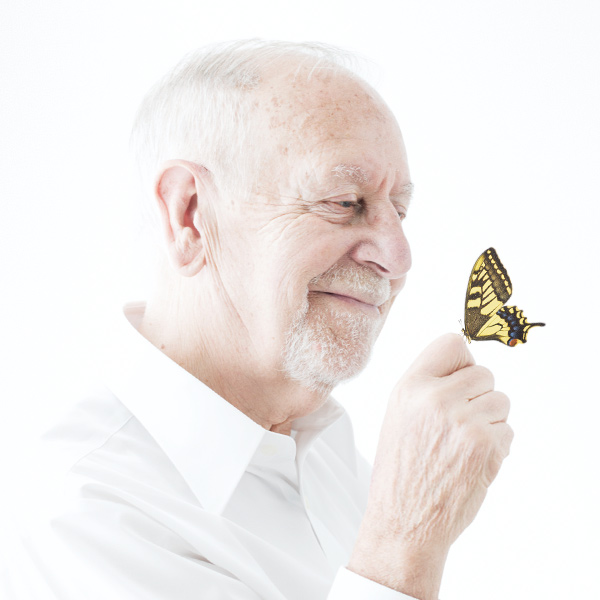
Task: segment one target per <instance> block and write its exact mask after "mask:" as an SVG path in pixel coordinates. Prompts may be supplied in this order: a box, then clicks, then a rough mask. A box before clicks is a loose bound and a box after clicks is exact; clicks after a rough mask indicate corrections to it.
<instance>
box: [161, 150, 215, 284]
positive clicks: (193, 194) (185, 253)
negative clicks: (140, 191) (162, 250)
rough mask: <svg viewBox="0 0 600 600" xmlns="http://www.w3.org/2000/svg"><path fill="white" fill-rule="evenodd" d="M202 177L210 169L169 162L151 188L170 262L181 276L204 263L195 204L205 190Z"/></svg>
mask: <svg viewBox="0 0 600 600" xmlns="http://www.w3.org/2000/svg"><path fill="white" fill-rule="evenodd" d="M202 177H210V172H209V171H207V170H206V169H202V168H201V167H200V168H199V167H198V166H197V165H194V164H193V163H189V162H187V161H183V160H177V161H169V162H167V163H165V164H164V165H163V167H162V169H161V171H160V173H159V175H158V177H157V179H156V184H155V188H154V189H155V197H156V200H157V203H158V209H159V213H160V220H161V223H162V229H163V237H164V240H165V242H166V245H167V251H168V254H169V260H170V263H171V265H172V266H173V267H174V268H175V269H176V270H177V271H178V272H179V273H180V274H181V275H183V276H185V277H193V276H194V275H196V274H197V273H199V272H200V270H201V269H202V267H203V266H204V264H205V263H206V257H205V247H204V239H203V235H202V227H201V225H202V216H201V215H200V213H199V207H198V204H199V203H198V195H199V193H204V192H205V191H206V189H205V185H204V183H205V182H204V183H203V182H201V181H200V180H199V178H202Z"/></svg>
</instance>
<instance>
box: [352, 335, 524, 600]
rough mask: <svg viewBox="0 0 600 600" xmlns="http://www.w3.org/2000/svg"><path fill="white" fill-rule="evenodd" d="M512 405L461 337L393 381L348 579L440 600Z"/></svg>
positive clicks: (433, 348) (433, 349)
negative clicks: (448, 565)
mask: <svg viewBox="0 0 600 600" xmlns="http://www.w3.org/2000/svg"><path fill="white" fill-rule="evenodd" d="M508 411H509V401H508V398H507V397H506V396H505V395H504V394H503V393H501V392H496V391H494V378H493V376H492V373H491V372H490V371H489V370H488V369H486V368H485V367H481V366H477V365H475V361H474V360H473V356H472V355H471V353H470V352H469V350H468V349H467V346H466V345H465V343H464V341H463V340H462V338H461V337H460V336H459V335H456V334H447V335H444V336H442V337H440V338H438V339H437V340H436V341H434V342H433V343H432V344H430V345H429V346H428V347H427V348H426V349H425V350H424V351H423V352H422V353H421V355H420V356H419V357H418V358H417V360H416V361H415V362H414V363H413V365H412V366H411V367H410V369H409V370H408V371H407V372H406V374H405V375H404V376H403V377H402V379H401V380H400V381H399V382H398V384H397V385H396V387H395V388H394V391H393V392H392V395H391V397H390V401H389V405H388V409H387V412H386V416H385V419H384V422H383V426H382V430H381V434H380V438H379V445H378V448H377V454H376V457H375V464H374V466H373V476H372V479H371V487H370V491H369V501H368V505H367V510H366V513H365V516H364V518H363V522H362V525H361V529H360V531H359V535H358V539H357V542H356V545H355V548H354V552H353V554H352V557H351V559H350V563H349V564H348V568H349V569H350V570H351V571H354V572H356V573H358V574H359V575H362V576H364V577H367V578H369V579H372V580H374V581H377V582H379V583H381V584H383V585H386V586H388V587H391V588H393V589H395V590H398V591H401V592H404V593H405V594H408V595H410V596H413V597H415V598H419V599H422V600H429V599H434V598H437V594H438V592H439V586H440V582H441V577H442V571H443V568H444V563H445V560H446V556H447V553H448V550H449V549H450V546H451V544H452V543H453V542H454V541H455V540H456V538H457V537H458V536H459V535H460V534H461V533H462V531H463V530H464V529H465V527H467V525H469V523H471V521H472V520H473V519H474V518H475V515H476V514H477V511H478V510H479V507H480V506H481V503H482V502H483V499H484V497H485V494H486V491H487V488H488V486H489V485H490V484H491V482H492V481H493V480H494V478H495V477H496V475H497V473H498V471H499V469H500V466H501V464H502V461H503V459H504V458H505V457H506V456H507V455H508V451H509V448H510V444H511V441H512V437H513V432H512V429H511V428H510V427H509V426H508V425H507V424H506V418H507V416H508Z"/></svg>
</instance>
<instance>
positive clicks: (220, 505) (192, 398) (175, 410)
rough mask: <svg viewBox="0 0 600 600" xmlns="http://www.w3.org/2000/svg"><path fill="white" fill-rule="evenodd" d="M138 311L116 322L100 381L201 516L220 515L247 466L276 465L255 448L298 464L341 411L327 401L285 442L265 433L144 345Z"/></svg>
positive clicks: (133, 307)
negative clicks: (173, 471) (183, 485)
mask: <svg viewBox="0 0 600 600" xmlns="http://www.w3.org/2000/svg"><path fill="white" fill-rule="evenodd" d="M144 310H145V304H144V303H141V302H138V303H130V304H127V305H125V307H124V313H125V316H126V317H127V318H124V316H123V314H121V315H120V318H119V319H117V322H116V323H115V330H114V332H112V334H111V339H112V343H111V344H110V350H109V355H108V357H107V359H106V360H105V361H104V364H105V372H104V381H105V382H106V385H107V387H108V388H109V389H110V390H111V391H112V392H113V393H114V394H115V396H116V397H117V398H118V399H119V400H120V401H121V402H122V403H123V404H124V405H125V406H126V407H127V408H128V409H129V410H130V411H131V412H132V414H133V415H135V417H136V418H137V419H138V420H139V421H140V423H141V424H142V425H143V426H144V428H145V429H146V430H147V431H148V432H149V433H150V435H152V437H153V438H154V439H155V441H156V442H157V443H158V444H159V445H160V446H161V448H162V450H163V451H164V452H165V453H166V455H167V456H168V457H169V459H170V460H171V462H172V463H173V464H174V465H175V467H176V468H177V469H178V471H179V472H180V473H181V475H182V476H183V478H184V479H185V480H186V482H187V483H188V485H189V486H190V488H191V490H192V491H193V493H194V494H195V495H196V497H197V498H198V500H199V501H200V502H201V504H202V506H203V507H204V508H206V509H207V510H209V511H211V512H215V513H220V512H222V511H223V509H224V508H225V506H226V504H227V502H228V501H229V499H230V497H231V495H232V494H233V492H234V490H235V488H236V486H237V485H238V483H239V481H240V479H241V478H242V475H243V474H244V472H245V471H246V469H247V467H248V465H249V464H250V462H252V461H260V460H263V461H265V460H275V458H274V457H272V458H269V457H270V456H271V455H273V454H275V453H273V452H270V451H269V450H267V451H266V452H257V450H259V448H263V449H264V448H277V449H278V450H279V451H278V452H276V454H277V455H278V457H279V460H281V457H284V458H285V457H287V459H294V458H296V459H301V460H303V459H304V456H305V455H306V453H307V452H308V450H309V448H310V446H311V445H312V442H313V441H314V440H315V439H316V438H317V437H318V436H319V435H320V434H321V433H322V432H323V431H324V430H325V429H326V428H327V427H329V425H331V424H332V423H334V422H335V421H336V420H338V419H339V418H340V417H341V416H342V415H343V414H344V413H345V411H344V409H343V408H342V407H341V406H340V405H339V404H338V403H337V402H336V401H335V400H333V398H329V399H328V400H327V401H326V402H325V403H324V404H323V406H321V407H320V408H319V409H318V410H316V411H315V412H314V413H312V414H310V415H307V416H305V417H302V418H300V419H297V420H296V421H294V422H293V423H292V434H293V435H292V436H286V435H282V434H278V433H275V432H272V431H268V430H266V429H264V428H263V427H261V426H260V425H259V424H258V423H256V422H254V421H253V420H252V419H250V417H248V416H247V415H245V414H244V413H243V412H241V411H240V410H238V409H237V408H235V407H234V406H233V405H232V404H230V403H229V402H227V401H226V400H225V399H224V398H222V397H221V396H219V395H218V394H217V393H216V392H214V391H213V390H212V389H210V388H209V387H208V386H206V385H205V384H204V383H202V382H201V381H200V380H198V379H196V378H195V377H194V376H193V375H191V374H190V373H189V372H187V371H186V370H185V369H183V368H182V367H180V366H179V365H178V364H177V363H175V362H174V361H172V360H171V359H170V358H169V357H167V356H166V355H165V354H163V353H162V352H161V351H160V350H159V349H158V348H156V347H155V346H154V345H152V344H151V343H150V342H149V341H148V340H146V339H145V338H144V337H143V336H142V335H141V334H140V333H139V332H138V331H137V328H138V327H139V324H140V322H141V319H142V317H143V314H144ZM294 438H296V439H294ZM300 442H301V445H300ZM296 444H299V446H298V448H299V452H298V456H297V455H296Z"/></svg>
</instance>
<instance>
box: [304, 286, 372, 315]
mask: <svg viewBox="0 0 600 600" xmlns="http://www.w3.org/2000/svg"><path fill="white" fill-rule="evenodd" d="M311 293H313V294H322V295H323V296H329V297H330V298H333V299H335V300H338V301H340V302H343V303H344V304H346V305H347V306H351V307H354V308H358V309H360V310H362V311H363V312H365V313H366V314H369V315H373V316H377V317H378V316H380V314H381V313H380V310H379V307H378V306H377V305H376V304H371V303H370V302H365V301H363V300H359V299H358V298H355V297H353V296H346V295H344V294H336V293H334V292H323V291H312V292H311Z"/></svg>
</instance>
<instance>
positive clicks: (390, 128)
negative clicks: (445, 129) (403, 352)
mask: <svg viewBox="0 0 600 600" xmlns="http://www.w3.org/2000/svg"><path fill="white" fill-rule="evenodd" d="M299 81H300V79H299ZM303 81H304V80H302V82H301V83H298V84H296V83H295V82H294V81H293V80H292V78H291V77H287V76H278V77H274V78H272V79H271V80H269V81H268V82H266V83H265V84H263V86H262V88H261V90H260V91H259V92H258V93H257V102H258V106H259V107H260V116H259V118H258V119H257V121H256V122H255V123H254V127H255V135H254V138H253V139H256V140H257V147H256V148H253V149H252V151H254V152H260V156H261V157H262V168H261V170H260V173H259V174H258V175H257V182H258V183H257V185H256V189H255V190H254V192H253V194H252V197H251V199H250V200H249V201H245V202H243V203H239V202H238V203H228V202H222V203H219V204H218V205H217V206H216V207H215V213H216V215H215V216H216V218H215V228H214V233H213V234H212V236H211V237H214V240H211V241H212V244H211V246H212V248H211V251H210V253H209V254H210V258H209V266H210V267H211V270H212V272H213V274H214V277H215V283H216V286H217V289H218V290H219V293H220V294H221V301H222V303H223V306H224V307H225V308H226V310H227V311H228V312H229V313H230V320H231V325H232V331H231V334H232V335H236V336H237V339H238V340H244V341H245V343H246V346H247V347H248V353H249V360H253V359H254V358H255V357H260V359H261V361H260V364H261V367H260V368H262V369H264V373H261V375H262V376H265V375H268V373H269V372H272V373H277V374H280V373H281V372H282V371H283V372H284V373H286V374H287V376H288V377H291V378H293V379H296V380H299V381H301V382H303V383H304V384H305V385H307V386H308V387H311V388H313V389H318V388H320V387H327V386H332V385H335V384H336V383H337V382H339V381H341V380H343V379H346V378H348V377H351V376H353V375H355V374H356V373H357V372H359V371H360V370H361V369H362V368H363V367H364V365H365V364H366V362H367V359H368V356H369V353H370V350H371V347H372V345H373V343H374V341H375V339H376V337H377V335H378V333H379V331H380V330H381V327H382V326H383V323H384V321H385V319H386V317H387V314H388V311H389V309H390V307H391V304H392V302H393V300H394V298H395V296H396V295H397V294H398V293H399V292H400V290H401V289H402V287H403V285H404V281H405V277H406V273H407V271H408V269H409V267H410V250H409V246H408V242H407V240H406V237H405V236H404V233H403V231H402V219H403V218H404V215H405V214H406V211H407V209H408V202H409V199H410V188H411V185H410V176H409V171H408V165H407V161H406V153H405V150H404V145H403V142H402V137H401V134H400V130H399V128H398V125H397V124H396V121H395V119H394V117H393V116H392V115H391V113H390V112H389V110H388V109H387V107H386V106H385V104H384V103H383V101H382V100H381V99H380V98H379V97H378V96H377V95H376V94H375V92H373V91H372V90H371V89H369V88H366V87H364V86H363V85H361V84H358V83H357V82H355V81H353V80H351V79H348V78H345V77H341V76H331V75H330V74H329V75H316V76H315V75H313V77H312V78H311V80H310V81H309V83H308V84H305V83H304V82H303ZM210 263H212V264H210Z"/></svg>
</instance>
